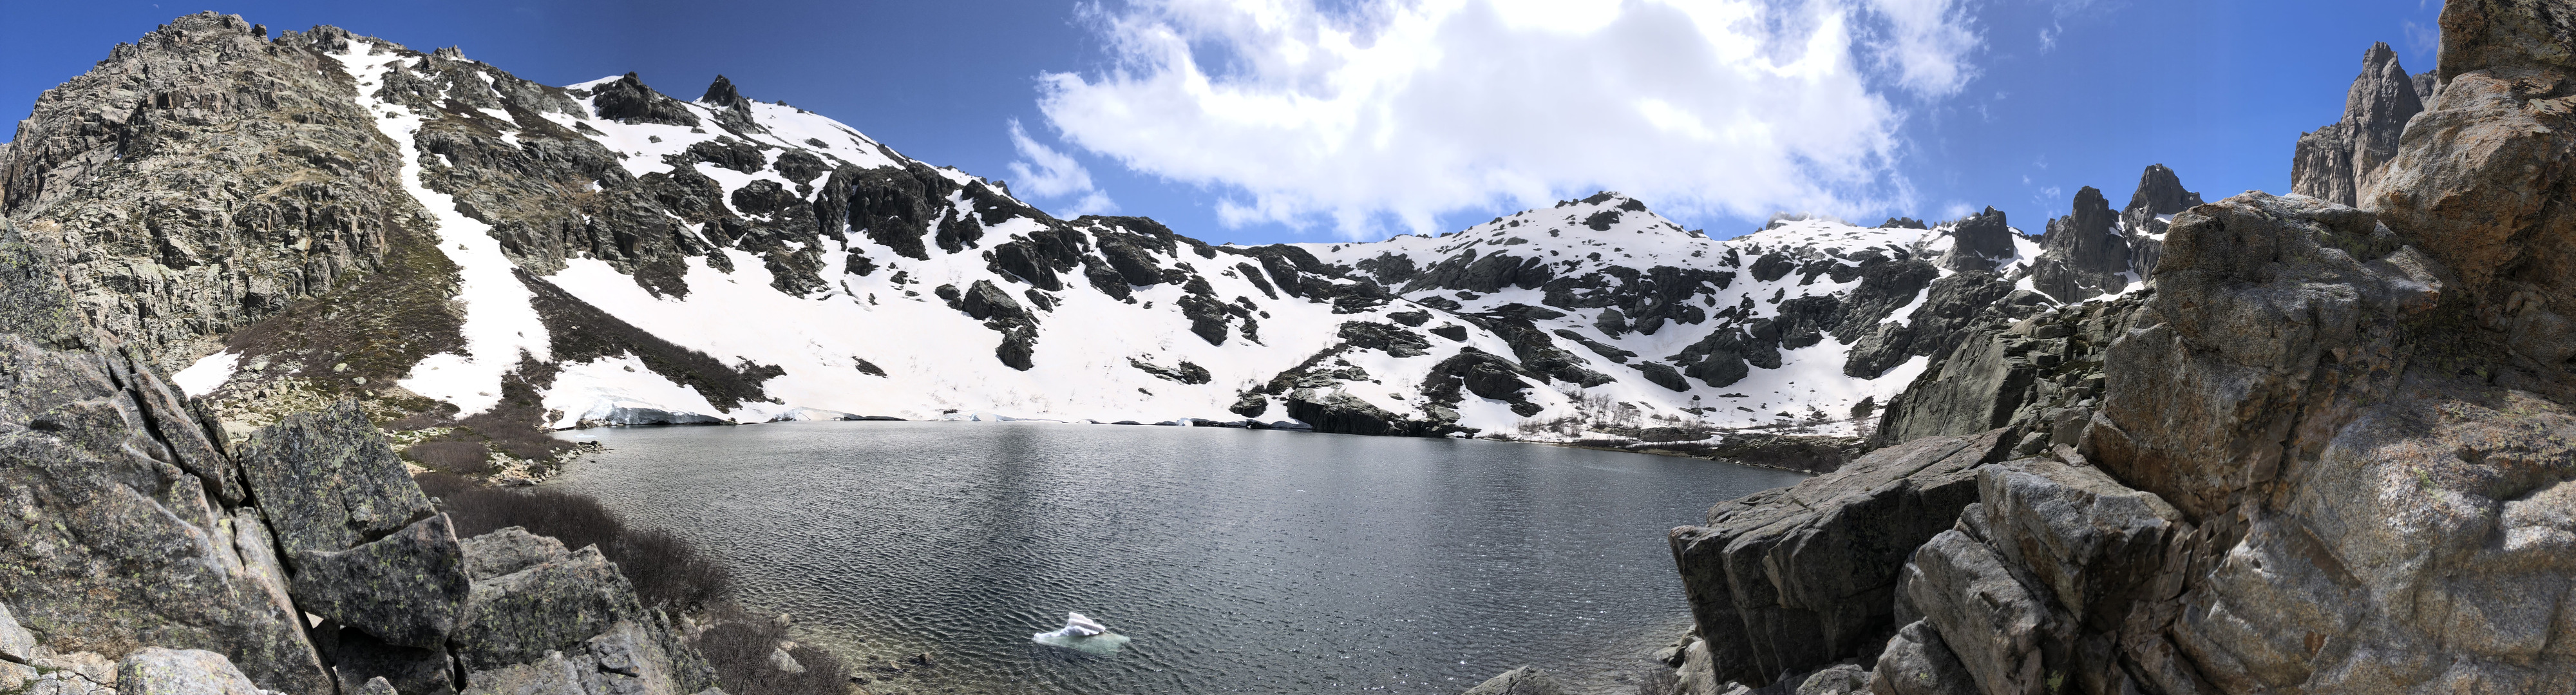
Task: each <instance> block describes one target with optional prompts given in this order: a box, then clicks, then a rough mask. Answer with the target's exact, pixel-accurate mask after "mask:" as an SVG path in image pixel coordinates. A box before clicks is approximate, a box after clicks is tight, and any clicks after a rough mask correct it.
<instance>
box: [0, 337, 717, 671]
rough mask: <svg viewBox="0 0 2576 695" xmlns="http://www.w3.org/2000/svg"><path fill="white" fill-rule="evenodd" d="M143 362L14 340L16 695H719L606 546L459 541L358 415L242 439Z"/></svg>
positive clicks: (5, 622)
mask: <svg viewBox="0 0 2576 695" xmlns="http://www.w3.org/2000/svg"><path fill="white" fill-rule="evenodd" d="M138 366H139V365H137V364H136V363H135V361H134V360H132V359H131V358H130V357H129V356H127V355H125V354H123V353H120V352H117V351H114V350H51V349H47V348H45V347H42V346H39V345H36V344H34V343H32V342H30V341H28V340H27V339H25V338H24V337H21V336H14V335H12V336H0V380H5V388H0V489H5V490H8V491H9V493H10V494H9V499H8V500H7V504H8V506H9V509H8V513H7V514H5V515H0V516H5V519H0V571H5V572H7V576H6V577H5V580H6V581H0V692H23V693H63V694H66V695H70V694H82V695H87V694H95V693H127V694H128V695H134V694H153V693H223V694H224V695H249V694H251V693H270V692H277V693H291V694H298V695H328V694H330V693H334V692H339V693H370V694H385V693H396V692H400V693H406V694H408V693H440V692H460V691H461V692H465V693H609V692H616V693H698V692H719V691H716V690H714V688H713V686H714V683H713V681H714V671H713V670H712V669H711V668H709V667H708V665H707V664H706V662H705V660H704V659H703V658H701V657H700V656H699V655H698V653H697V651H696V650H695V649H694V648H693V647H691V646H689V645H688V644H687V643H686V642H685V641H684V640H683V639H682V638H681V635H680V633H679V632H677V631H676V630H674V629H673V626H672V624H671V622H670V620H669V619H668V618H667V617H665V616H664V615H662V614H661V613H659V612H656V611H648V610H646V609H645V608H644V607H643V605H642V604H641V603H640V602H639V601H638V600H637V599H636V596H635V592H634V590H633V589H632V588H630V587H629V586H628V584H627V581H626V579H625V577H624V576H623V575H621V574H620V573H619V572H618V569H617V567H616V566H615V565H613V564H610V563H608V562H607V561H606V560H604V559H603V558H601V557H600V554H599V551H598V549H597V548H595V547H585V548H582V549H581V550H579V551H569V552H568V551H566V550H565V549H564V547H563V545H562V544H560V543H556V542H554V541H553V539H550V538H544V537H540V536H531V535H529V534H526V533H525V532H521V531H518V530H517V529H505V530H503V531H497V532H494V533H491V534H486V535H484V536H480V537H476V538H468V539H458V538H457V537H456V535H455V534H454V532H453V531H452V530H451V528H450V525H449V522H448V518H447V516H446V515H444V514H440V513H437V512H436V511H435V510H434V509H433V508H432V507H431V504H430V501H429V499H428V498H427V497H425V496H423V495H422V494H421V491H420V488H419V487H418V486H417V485H414V484H413V483H412V480H411V477H410V476H409V474H408V473H406V472H405V470H404V468H403V466H402V463H401V462H400V461H399V460H398V459H396V458H395V456H394V453H393V450H392V449H391V448H390V447H388V446H387V445H386V443H385V441H384V438H383V436H382V435H381V434H380V433H378V432H377V430H376V429H375V427H374V426H373V425H371V424H369V423H368V422H367V420H366V418H365V417H364V415H362V414H360V413H359V412H358V411H357V410H356V409H355V408H354V406H344V407H340V408H335V409H332V410H329V411H326V412H320V413H310V414H304V415H297V416H290V417H288V418H286V419H285V420H284V421H282V422H280V423H278V424H277V425H274V426H271V427H269V428H266V429H263V430H261V431H260V432H259V433H258V434H257V435H255V436H253V437H252V438H251V439H250V441H249V442H248V443H246V444H244V445H242V446H241V447H240V448H239V449H238V450H235V451H225V450H224V449H222V448H221V446H220V445H219V442H220V441H221V440H219V439H216V438H213V437H209V436H207V432H208V431H209V429H210V428H209V425H210V424H211V423H210V422H208V421H207V420H205V419H202V418H201V417H199V415H198V414H197V413H196V412H192V410H191V409H190V408H189V407H187V406H186V405H184V404H183V403H182V402H181V401H180V400H178V399H176V398H174V397H172V395H171V393H170V391H169V388H168V387H167V386H166V385H164V384H163V382H162V380H161V379H160V378H159V377H157V376H155V375H154V374H153V373H152V372H151V371H150V370H149V369H144V368H138ZM10 689H21V690H10Z"/></svg>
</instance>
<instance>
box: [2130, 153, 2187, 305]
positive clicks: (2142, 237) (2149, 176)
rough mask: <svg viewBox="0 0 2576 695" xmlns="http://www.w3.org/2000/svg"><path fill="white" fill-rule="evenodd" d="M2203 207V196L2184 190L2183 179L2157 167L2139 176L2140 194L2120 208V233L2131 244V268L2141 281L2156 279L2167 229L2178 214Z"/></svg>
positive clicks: (2170, 171)
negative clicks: (2201, 199) (2157, 266)
mask: <svg viewBox="0 0 2576 695" xmlns="http://www.w3.org/2000/svg"><path fill="white" fill-rule="evenodd" d="M2199 204H2200V194H2198V193H2194V192H2191V191H2187V190H2183V187H2182V177H2180V176H2176V175H2174V170H2172V169H2169V168H2166V167H2165V165H2162V164H2156V165H2151V166H2148V167H2147V170H2146V172H2145V173H2141V174H2139V175H2138V192H2136V193H2133V194H2130V195H2129V204H2128V206H2127V207H2123V208H2120V231H2121V233H2122V234H2123V235H2124V236H2126V237H2127V239H2128V242H2129V268H2130V270H2132V271H2134V272H2136V273H2137V274H2138V277H2140V278H2153V277H2155V273H2156V261H2157V260H2158V259H2160V258H2162V257H2163V256H2164V238H2165V228H2166V227H2168V226H2170V223H2171V218H2172V217H2173V215H2174V214H2176V213H2180V212H2182V211H2184V210H2187V209H2190V208H2191V207H2192V206H2195V205H2199Z"/></svg>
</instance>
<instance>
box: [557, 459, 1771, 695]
mask: <svg viewBox="0 0 2576 695" xmlns="http://www.w3.org/2000/svg"><path fill="white" fill-rule="evenodd" d="M575 436H576V437H579V438H596V439H598V440H599V441H601V442H604V443H606V444H607V445H608V446H609V447H610V450H609V451H608V452H607V453H605V454H602V455H599V456H596V457H592V458H589V459H586V460H584V461H583V462H582V463H579V464H576V465H575V466H574V467H573V470H572V472H571V473H570V474H569V475H567V476H566V477H565V479H564V480H562V481H561V482H560V483H557V484H558V485H561V486H562V487H564V488H567V489H571V490H575V491H579V492H583V493H586V494H591V495H594V496H597V497H598V498H600V500H601V501H602V502H605V503H607V504H608V505H609V506H611V507H613V508H615V509H617V510H619V511H621V512H623V513H625V514H627V515H629V517H630V518H632V519H634V520H635V521H636V522H637V523H639V524H642V525H647V526H658V527H664V528H669V529H672V530H673V531H676V532H678V533H680V534H682V535H684V536H687V537H689V538H690V539H692V540H694V541H697V542H698V543H699V544H701V545H702V546H703V547H705V548H706V549H708V550H710V551H712V552H714V553H716V554H718V555H720V556H722V557H724V558H726V559H728V560H729V561H731V563H732V564H733V566H734V568H735V571H736V574H737V575H738V579H737V584H738V585H739V587H740V593H741V597H742V599H743V602H744V603H746V604H748V605H750V606H753V607H755V608H756V609H760V610H765V611H778V612H786V613H790V614H792V615H793V616H795V619H796V621H797V622H798V623H799V624H800V626H802V628H803V629H804V630H805V631H806V633H807V634H806V635H805V637H806V638H809V639H813V640H815V641H817V642H819V643H822V644H824V645H826V646H830V647H833V648H835V651H839V652H841V653H844V654H847V655H850V656H849V657H848V659H849V660H850V661H853V662H854V663H856V664H862V665H863V664H865V663H867V662H866V661H865V660H864V659H865V658H866V657H869V656H874V657H877V658H880V659H883V660H886V661H889V662H891V661H894V660H897V659H899V658H900V657H901V656H903V655H910V654H915V653H919V652H925V651H927V652H931V653H932V654H933V655H934V656H935V657H936V658H935V659H934V662H935V663H936V664H937V666H935V667H933V668H931V669H929V670H930V671H933V672H935V675H936V676H937V678H936V680H935V685H936V686H937V687H931V688H921V689H922V690H924V691H938V690H942V689H944V688H945V687H949V686H964V687H965V688H966V689H967V690H969V691H973V692H997V693H1208V692H1256V693H1287V692H1318V691H1327V690H1369V691H1372V692H1402V693H1456V692H1458V691H1460V690H1464V689H1466V687H1468V686H1470V685H1473V684H1475V683H1476V682H1477V681H1480V680H1482V679H1484V678H1486V677H1489V676H1492V675H1494V674H1496V673H1500V672H1502V671H1503V670H1505V669H1509V668H1511V667H1514V666H1518V665H1521V664H1524V663H1529V664H1536V665H1538V666H1540V667H1541V668H1548V669H1551V670H1558V671H1563V672H1567V673H1568V674H1569V675H1573V676H1575V677H1577V678H1579V679H1582V680H1584V681H1586V682H1587V683H1590V684H1592V685H1597V686H1601V687H1605V688H1606V687H1611V686H1620V685H1622V684H1621V683H1620V682H1618V681H1616V680H1614V679H1616V678H1619V677H1624V676H1631V675H1633V674H1635V673H1636V672H1637V671H1638V669H1639V667H1640V666H1641V665H1642V664H1643V662H1642V661H1641V660H1640V658H1641V655H1642V654H1643V653H1645V652H1648V651H1651V650H1652V649H1653V648H1655V647H1658V646H1661V645H1662V644H1663V643H1666V642H1669V641H1670V640H1671V639H1672V638H1673V637H1675V636H1677V635H1678V634H1679V633H1680V632H1681V631H1682V630H1685V629H1687V628H1688V608H1687V607H1686V606H1685V605H1684V604H1683V602H1682V597H1681V586H1680V582H1679V580H1678V579H1677V578H1676V577H1675V576H1674V573H1673V569H1672V558H1671V554H1670V552H1669V551H1668V550H1666V548H1665V546H1664V541H1663V534H1664V531H1665V530H1666V529H1669V528H1671V527H1673V526H1676V525H1681V524H1688V523H1696V522H1697V521H1699V517H1700V516H1701V515H1702V514H1704V513H1705V512H1706V510H1707V508H1708V506H1709V505H1710V504H1713V503H1716V502H1718V501H1720V500H1724V499H1728V498H1732V497H1738V496H1742V495H1744V494H1747V493H1751V492H1754V491H1756V490H1761V489H1764V488H1770V487H1778V486H1782V485H1788V484H1791V483H1794V482H1796V481H1797V480H1798V479H1799V476H1797V475H1795V474H1791V473H1786V472H1781V471H1772V470H1764V469H1755V468H1745V467H1740V466H1733V465H1728V464H1722V463H1713V462H1708V461H1698V460H1692V459H1681V458H1670V457H1658V456H1645V455H1639V454H1623V453H1613V452H1602V451H1589V450H1581V449H1569V448H1562V447H1550V446H1538V445H1528V444H1509V443H1497V442H1479V441H1461V440H1454V439H1405V438H1392V437H1356V436H1342V435H1318V434H1305V433H1294V432H1264V431H1246V430H1230V429H1215V428H1182V427H1113V426H1101V425H1059V424H1048V423H951V422H816V423H788V424H776V425H759V426H749V427H685V428H636V429H614V430H587V431H583V432H580V433H577V434H575ZM1068 611H1079V612H1082V613H1084V614H1086V615H1089V616H1091V617H1093V618H1095V619H1097V620H1099V621H1100V622H1101V623H1103V624H1105V625H1107V626H1108V627H1109V629H1111V630H1113V631H1115V633H1116V634H1119V635H1124V636H1127V637H1129V638H1132V639H1133V641H1132V642H1130V643H1127V644H1125V645H1124V647H1123V648H1119V649H1114V650H1100V651H1102V652H1107V653H1102V654H1094V653H1091V652H1090V650H1082V649H1066V648H1062V647H1055V646H1048V645H1043V644H1039V643H1037V642H1034V641H1032V640H1031V635H1032V634H1033V633H1038V632H1045V631H1049V630H1054V629H1057V628H1059V627H1062V626H1063V625H1064V621H1065V618H1064V616H1065V613H1066V612H1068ZM918 685H920V684H919V683H915V682H913V681H910V680H908V679H907V678H897V679H895V680H893V681H891V682H884V683H877V684H873V685H871V686H869V687H870V689H871V691H873V692H877V693H889V692H902V691H904V690H907V689H911V688H912V687H916V686H918ZM1623 687H1625V688H1627V689H1628V690H1627V691H1628V692H1633V686H1623Z"/></svg>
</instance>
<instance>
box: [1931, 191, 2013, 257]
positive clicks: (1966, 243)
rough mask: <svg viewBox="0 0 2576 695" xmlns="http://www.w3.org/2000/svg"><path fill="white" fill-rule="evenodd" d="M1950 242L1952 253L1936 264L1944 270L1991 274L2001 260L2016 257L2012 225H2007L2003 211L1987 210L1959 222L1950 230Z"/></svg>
mask: <svg viewBox="0 0 2576 695" xmlns="http://www.w3.org/2000/svg"><path fill="white" fill-rule="evenodd" d="M1950 238H1951V239H1952V240H1953V241H1952V243H1951V245H1950V251H1949V252H1948V253H1944V254H1941V260H1939V261H1937V262H1936V263H1937V264H1938V265H1940V266H1941V267H1943V268H1948V269H1951V270H1984V271H1992V270H1994V269H1995V264H1996V262H1997V261H1998V260H1999V259H2007V258H2012V257H2013V243H2012V238H2013V231H2012V225H2009V224H2006V223H2005V222H2004V211H2002V210H1997V209H1994V208H1992V207H1988V208H1986V211H1985V212H1981V213H1977V214H1974V215H1969V216H1968V217H1967V219H1963V220H1959V223H1958V226H1956V227H1952V228H1950Z"/></svg>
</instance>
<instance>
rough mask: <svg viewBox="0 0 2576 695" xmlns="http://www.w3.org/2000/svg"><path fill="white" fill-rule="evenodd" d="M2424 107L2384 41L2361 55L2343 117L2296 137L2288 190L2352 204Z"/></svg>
mask: <svg viewBox="0 0 2576 695" xmlns="http://www.w3.org/2000/svg"><path fill="white" fill-rule="evenodd" d="M2423 111H2424V100H2423V97H2422V95H2420V94H2418V92H2417V90H2416V88H2415V78H2413V77H2410V76H2408V75H2407V74H2406V68H2405V67H2403V66H2400V65H2398V64H2397V52H2396V51H2394V50H2390V49H2389V48H2388V44H2387V43H2385V42H2382V43H2377V44H2372V45H2371V47H2370V50H2369V51H2368V52H2365V53H2363V54H2362V57H2361V76H2360V77H2358V78H2355V79H2354V80H2353V82H2352V92H2351V93H2350V94H2348V95H2346V96H2345V97H2344V113H2343V120H2339V121H2336V122H2334V123H2333V124H2330V125H2327V126H2326V127H2324V128H2319V129H2317V130H2316V131H2315V132H2311V133H2303V134H2301V135H2300V136H2299V145H2298V150H2297V152H2296V153H2295V154H2294V155H2293V156H2292V159H2291V164H2290V192H2292V193H2297V194H2299V195H2304V196H2309V197H2312V198H2318V199H2321V200H2324V201H2326V202H2330V203H2340V204H2343V205H2357V204H2359V201H2360V200H2361V191H2362V189H2365V188H2369V187H2370V185H2371V184H2372V183H2375V182H2377V181H2378V180H2379V177H2380V175H2381V173H2380V172H2381V167H2382V165H2385V164H2387V163H2388V161H2389V160H2390V159H2392V158H2394V157H2395V156H2396V155H2397V147H2398V138H2399V137H2400V136H2401V135H2403V134H2404V133H2405V131H2406V121H2407V119H2410V118H2414V117H2415V114H2418V113H2422V112H2423Z"/></svg>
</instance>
